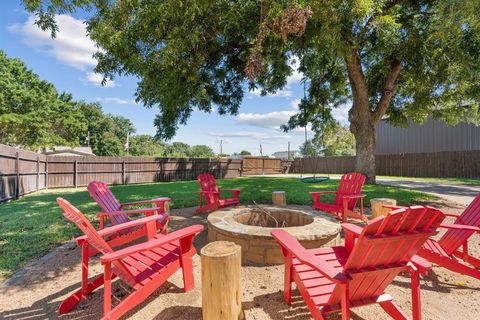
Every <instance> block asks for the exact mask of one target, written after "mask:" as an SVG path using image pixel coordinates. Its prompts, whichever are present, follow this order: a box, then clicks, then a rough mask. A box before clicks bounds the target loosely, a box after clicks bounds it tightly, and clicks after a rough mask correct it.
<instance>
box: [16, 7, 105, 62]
mask: <svg viewBox="0 0 480 320" xmlns="http://www.w3.org/2000/svg"><path fill="white" fill-rule="evenodd" d="M55 19H56V22H57V24H58V27H59V32H57V35H56V37H55V38H52V37H51V33H50V32H49V31H43V30H41V29H40V28H38V27H37V26H36V25H35V24H34V23H35V16H33V15H31V16H29V18H28V19H27V21H25V22H24V23H17V24H14V25H11V26H9V27H8V30H10V31H12V32H16V33H19V34H21V35H22V37H23V41H24V43H25V44H26V45H28V46H29V47H32V48H34V49H36V50H39V51H42V52H46V53H47V54H48V55H50V56H52V57H54V58H55V59H56V60H58V61H60V62H61V63H63V64H66V65H68V66H71V67H74V68H77V69H80V70H85V69H87V68H91V67H93V66H95V65H96V64H97V61H96V60H95V59H94V58H93V54H94V53H95V52H96V51H97V48H96V46H95V42H93V41H92V40H91V39H90V38H89V37H88V35H87V30H86V27H85V24H84V22H83V20H78V19H75V18H73V17H71V16H68V15H63V14H61V15H57V16H56V17H55Z"/></svg>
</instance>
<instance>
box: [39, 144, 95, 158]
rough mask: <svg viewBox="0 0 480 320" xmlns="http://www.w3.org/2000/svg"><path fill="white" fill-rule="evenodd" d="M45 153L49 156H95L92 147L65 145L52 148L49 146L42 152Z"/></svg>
mask: <svg viewBox="0 0 480 320" xmlns="http://www.w3.org/2000/svg"><path fill="white" fill-rule="evenodd" d="M42 153H43V154H46V155H49V156H73V157H85V156H93V157H94V156H95V154H94V153H93V152H92V148H90V147H63V146H56V147H52V148H47V149H46V150H45V151H43V152H42Z"/></svg>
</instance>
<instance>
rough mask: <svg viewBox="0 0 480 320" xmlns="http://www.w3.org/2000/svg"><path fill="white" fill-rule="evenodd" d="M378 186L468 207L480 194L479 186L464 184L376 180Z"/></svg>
mask: <svg viewBox="0 0 480 320" xmlns="http://www.w3.org/2000/svg"><path fill="white" fill-rule="evenodd" d="M377 183H379V184H388V185H391V186H395V187H403V188H409V189H414V190H418V191H422V192H425V193H430V194H432V195H435V196H437V197H440V198H443V199H445V200H447V201H451V202H456V203H458V204H460V205H462V206H465V207H466V206H468V205H469V204H470V202H472V200H473V198H474V197H475V196H476V195H477V194H478V193H480V186H472V185H465V184H443V183H442V184H441V183H433V182H425V181H411V180H388V179H377Z"/></svg>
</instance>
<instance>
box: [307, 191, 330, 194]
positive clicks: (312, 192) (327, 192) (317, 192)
mask: <svg viewBox="0 0 480 320" xmlns="http://www.w3.org/2000/svg"><path fill="white" fill-rule="evenodd" d="M309 193H310V194H336V193H337V191H311V192H309Z"/></svg>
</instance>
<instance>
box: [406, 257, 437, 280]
mask: <svg viewBox="0 0 480 320" xmlns="http://www.w3.org/2000/svg"><path fill="white" fill-rule="evenodd" d="M410 262H411V263H412V264H413V265H414V266H415V267H417V268H418V270H419V271H420V273H421V274H422V275H424V276H426V275H427V273H428V271H430V270H432V264H431V263H430V262H428V260H426V259H424V258H422V257H420V256H417V255H414V256H413V257H412V258H411V259H410Z"/></svg>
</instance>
